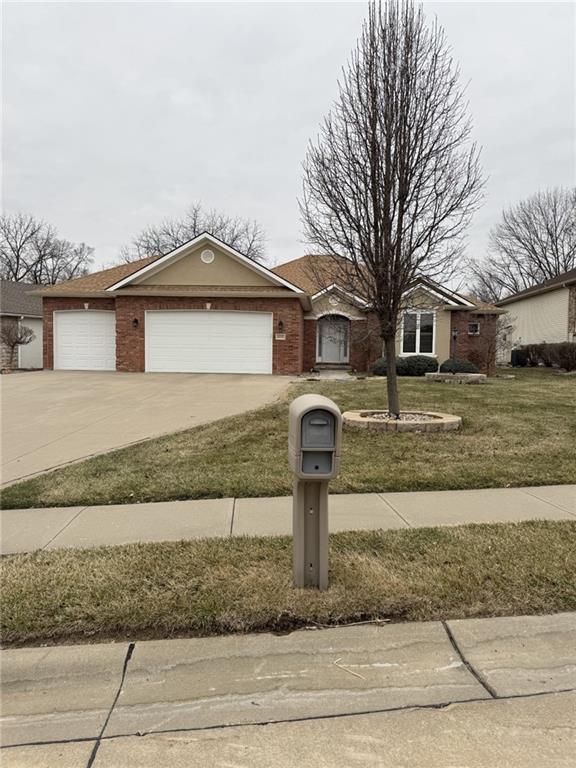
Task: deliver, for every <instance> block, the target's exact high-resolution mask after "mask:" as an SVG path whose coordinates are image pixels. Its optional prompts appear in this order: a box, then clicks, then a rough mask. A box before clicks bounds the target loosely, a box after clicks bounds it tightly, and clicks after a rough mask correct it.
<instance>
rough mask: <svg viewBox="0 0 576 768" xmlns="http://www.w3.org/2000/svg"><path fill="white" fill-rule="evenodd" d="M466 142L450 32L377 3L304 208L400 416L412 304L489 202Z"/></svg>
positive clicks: (407, 7) (314, 159)
mask: <svg viewBox="0 0 576 768" xmlns="http://www.w3.org/2000/svg"><path fill="white" fill-rule="evenodd" d="M470 135H471V121H470V118H469V117H468V115H467V104H466V102H465V98H464V90H463V88H462V86H461V85H460V77H459V69H458V67H457V66H455V65H454V62H453V60H452V58H451V56H450V50H449V48H448V44H447V42H446V38H445V35H444V31H443V30H442V28H441V27H439V26H438V24H437V23H436V22H434V23H432V25H430V26H428V25H427V24H426V22H425V18H424V14H423V11H422V8H421V7H417V8H416V7H415V6H414V4H413V3H412V2H410V1H409V0H406V1H404V0H391V1H390V2H388V3H387V4H386V6H385V7H384V8H382V6H381V5H380V4H376V3H371V4H370V7H369V14H368V19H367V20H366V22H365V23H364V26H363V29H362V34H361V36H360V39H359V41H358V43H357V47H356V49H355V50H354V52H353V54H352V57H351V60H350V62H349V64H348V67H347V68H346V69H345V71H344V74H343V78H342V81H341V82H340V84H339V99H338V101H337V103H336V105H335V106H334V108H333V109H332V111H331V112H330V113H329V115H328V116H327V117H326V118H325V119H324V121H323V123H322V126H321V129H320V136H319V138H318V140H317V142H316V143H311V144H310V146H309V149H308V153H307V156H306V160H305V162H304V193H303V199H302V201H301V204H300V208H301V213H302V218H303V222H304V229H305V234H306V237H307V239H308V240H309V241H310V243H312V244H313V246H315V247H316V248H317V249H318V250H320V251H321V252H323V253H324V254H327V255H328V256H330V257H331V258H332V259H333V261H334V266H335V269H336V270H337V271H338V274H339V279H338V282H340V283H342V282H344V283H345V284H347V286H348V287H349V289H351V290H354V291H356V292H359V293H360V294H361V295H362V296H364V297H365V298H366V299H367V301H368V303H369V305H370V306H371V307H372V310H373V312H374V313H375V314H376V316H377V318H378V323H379V327H380V334H381V336H382V339H383V341H384V347H385V351H386V357H387V360H388V376H387V390H388V409H389V411H390V413H392V414H394V415H395V416H396V417H398V416H399V414H400V405H399V399H398V387H397V380H396V352H395V338H396V333H397V330H398V323H399V317H400V313H401V311H402V308H403V301H404V299H403V297H404V294H405V292H406V291H407V290H408V288H409V287H410V286H411V285H413V284H414V282H415V280H416V279H417V277H419V276H427V277H430V278H434V277H436V278H439V277H444V278H445V277H446V274H447V273H448V272H449V271H450V270H451V269H452V268H453V267H454V264H455V262H456V260H458V258H459V257H460V256H461V253H462V248H463V236H464V233H465V229H466V227H467V225H468V223H469V221H470V218H471V216H472V213H473V212H474V210H475V209H476V207H477V206H478V205H479V203H480V201H481V190H482V184H483V182H482V176H481V171H480V167H479V159H478V155H479V153H478V150H477V148H476V145H475V144H473V143H471V141H470Z"/></svg>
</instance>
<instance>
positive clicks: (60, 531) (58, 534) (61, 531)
mask: <svg viewBox="0 0 576 768" xmlns="http://www.w3.org/2000/svg"><path fill="white" fill-rule="evenodd" d="M87 509H88V507H82V509H80V510H78V512H77V513H76V514H75V515H74V517H71V518H70V520H68V522H67V523H66V525H64V526H62V528H60V530H59V531H58V533H55V534H54V536H52V538H51V539H50V541H47V542H46V544H44V546H43V547H42V551H44V550H45V549H46V547H47V546H48V545H49V544H52V542H53V541H54V539H57V538H58V536H60V534H61V533H63V532H64V531H65V530H66V528H68V526H69V525H72V523H73V522H74V520H76V519H77V518H78V517H80V515H81V514H82V512H84V511H85V510H87Z"/></svg>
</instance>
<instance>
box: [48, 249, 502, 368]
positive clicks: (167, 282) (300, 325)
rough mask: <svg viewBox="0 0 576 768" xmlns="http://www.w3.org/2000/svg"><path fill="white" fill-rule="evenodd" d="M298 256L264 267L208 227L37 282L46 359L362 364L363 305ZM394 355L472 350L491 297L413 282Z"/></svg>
mask: <svg viewBox="0 0 576 768" xmlns="http://www.w3.org/2000/svg"><path fill="white" fill-rule="evenodd" d="M315 258H322V257H310V256H306V257H303V258H302V259H296V260H295V261H291V262H288V263H287V264H282V265H281V266H279V267H276V269H274V270H270V269H267V268H266V267H263V266H262V265H261V264H258V263H257V262H254V261H252V260H251V259H249V258H247V257H246V256H243V255H242V254H241V253H238V252H237V251H236V250H234V249H233V248H230V247H229V246H227V245H226V244H225V243H223V242H221V241H220V240H218V239H217V238H215V237H213V236H212V235H209V234H202V235H199V236H198V237H196V238H194V239H193V240H191V241H189V242H188V243H185V244H184V245H182V246H180V247H179V248H176V249H175V250H174V251H172V252H171V253H168V254H166V255H164V256H158V257H149V258H146V259H142V260H140V261H137V262H133V263H130V264H123V265H121V266H118V267H114V268H112V269H107V270H104V271H102V272H96V273H94V274H91V275H87V276H85V277H80V278H77V279H75V280H71V281H69V282H67V283H60V284H59V285H54V286H50V287H48V288H44V289H43V290H42V291H41V293H42V296H43V302H44V366H45V368H57V369H76V370H117V371H151V372H164V371H166V372H167V371H170V372H199V373H275V374H297V373H301V372H303V371H308V370H310V369H312V368H315V367H317V366H319V365H320V366H321V365H338V366H343V367H352V368H355V369H357V370H367V369H368V367H369V366H370V365H371V363H372V362H373V360H374V359H375V358H377V357H379V356H380V355H381V351H382V342H381V339H380V338H379V336H378V333H377V330H376V327H375V323H374V317H373V315H372V314H371V313H370V308H369V307H368V306H367V305H366V302H365V301H364V300H363V299H362V297H359V296H351V295H350V294H348V293H347V292H346V291H344V290H343V289H342V288H341V287H339V286H338V285H337V284H331V285H330V286H328V287H318V286H315V285H313V284H312V283H311V282H310V281H309V278H308V277H307V270H306V265H307V260H310V259H315ZM415 289H416V290H415V296H416V293H417V294H418V296H419V297H420V298H421V297H422V296H424V297H425V300H426V305H425V306H426V308H425V310H424V309H423V308H422V307H423V305H421V304H420V302H418V305H416V303H415V302H413V307H414V308H413V310H412V311H409V312H408V313H407V314H406V316H405V320H404V323H403V331H402V334H401V338H400V340H399V352H400V354H415V353H418V352H420V353H422V354H429V355H431V356H434V357H436V358H437V359H438V360H439V361H440V362H441V361H443V360H444V359H446V358H447V357H449V355H450V339H451V333H452V330H453V329H457V330H459V331H460V333H459V335H458V339H457V341H456V345H457V350H456V353H457V355H458V356H459V357H462V356H463V357H470V356H471V355H472V356H473V353H474V352H475V351H476V352H477V353H478V355H479V354H480V350H481V349H482V345H483V343H484V341H485V340H486V339H489V338H490V337H491V331H490V329H491V328H493V320H494V318H495V314H494V313H498V312H499V311H500V310H496V309H495V308H494V307H489V306H488V305H485V306H484V305H479V304H477V303H475V302H473V301H471V300H470V299H469V298H466V297H464V296H460V295H459V294H456V293H454V292H452V291H449V290H447V289H444V288H441V287H440V286H435V285H434V286H433V285H432V284H431V283H426V284H424V282H422V283H421V284H420V285H419V286H417V287H416V286H415Z"/></svg>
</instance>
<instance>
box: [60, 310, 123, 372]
mask: <svg viewBox="0 0 576 768" xmlns="http://www.w3.org/2000/svg"><path fill="white" fill-rule="evenodd" d="M54 368H56V369H58V370H69V371H114V370H116V313H115V312H107V311H106V312H104V311H103V312H91V311H89V310H88V311H82V310H79V311H73V310H67V311H62V312H54Z"/></svg>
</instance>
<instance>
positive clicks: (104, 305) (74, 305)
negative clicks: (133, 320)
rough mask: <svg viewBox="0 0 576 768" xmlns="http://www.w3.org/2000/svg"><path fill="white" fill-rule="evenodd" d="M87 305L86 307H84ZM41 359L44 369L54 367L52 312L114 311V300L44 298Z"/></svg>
mask: <svg viewBox="0 0 576 768" xmlns="http://www.w3.org/2000/svg"><path fill="white" fill-rule="evenodd" d="M84 304H86V305H87V307H85V306H84ZM42 305H43V312H44V336H43V341H42V344H43V358H44V368H53V367H54V312H57V311H60V310H64V309H82V310H84V309H89V310H95V309H99V310H108V311H110V310H112V311H113V310H114V299H90V298H87V299H63V298H56V297H55V298H53V299H51V298H49V297H47V296H46V297H44V300H43V302H42Z"/></svg>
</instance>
